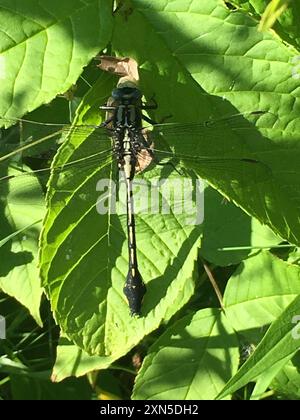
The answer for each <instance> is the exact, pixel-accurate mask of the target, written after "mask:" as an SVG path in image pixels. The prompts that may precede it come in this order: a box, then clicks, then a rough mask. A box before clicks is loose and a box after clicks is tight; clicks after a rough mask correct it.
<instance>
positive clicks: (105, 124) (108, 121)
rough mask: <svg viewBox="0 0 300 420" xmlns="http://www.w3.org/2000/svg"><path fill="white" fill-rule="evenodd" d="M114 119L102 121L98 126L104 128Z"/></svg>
mask: <svg viewBox="0 0 300 420" xmlns="http://www.w3.org/2000/svg"><path fill="white" fill-rule="evenodd" d="M113 119H114V116H112V117H110V118H108V119H107V120H105V121H103V123H101V124H100V127H106V126H108V124H110V123H111V122H112V121H113Z"/></svg>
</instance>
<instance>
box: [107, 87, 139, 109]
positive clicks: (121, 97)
mask: <svg viewBox="0 0 300 420" xmlns="http://www.w3.org/2000/svg"><path fill="white" fill-rule="evenodd" d="M111 96H112V98H113V99H114V100H115V101H118V102H120V103H121V104H122V105H135V104H136V103H138V102H139V101H140V100H141V98H142V93H141V91H140V90H139V89H137V88H133V87H121V88H115V89H114V90H113V91H112V94H111Z"/></svg>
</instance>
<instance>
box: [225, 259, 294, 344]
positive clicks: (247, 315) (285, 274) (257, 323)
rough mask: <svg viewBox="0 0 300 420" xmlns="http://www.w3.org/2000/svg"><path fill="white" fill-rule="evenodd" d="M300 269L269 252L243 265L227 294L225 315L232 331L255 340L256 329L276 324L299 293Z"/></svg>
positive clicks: (231, 281) (229, 284) (231, 280)
mask: <svg viewBox="0 0 300 420" xmlns="http://www.w3.org/2000/svg"><path fill="white" fill-rule="evenodd" d="M299 276H300V269H299V267H298V266H295V265H292V264H289V263H287V262H285V261H282V260H280V259H279V258H277V257H275V256H274V255H272V254H270V253H269V252H261V253H259V254H258V255H257V256H253V257H251V258H249V259H248V260H247V261H244V262H243V263H241V264H240V266H239V267H238V269H237V270H236V271H235V273H234V274H233V275H232V276H231V278H230V280H229V282H228V284H227V286H226V289H225V293H224V307H225V310H226V315H227V317H228V319H229V320H230V322H231V324H232V326H233V328H234V329H235V330H236V331H239V332H241V333H242V334H243V335H245V336H247V337H248V338H249V339H250V340H251V339H253V331H252V330H254V329H258V328H262V327H265V326H266V325H268V324H270V323H271V322H273V321H275V320H276V319H277V318H278V317H279V316H280V315H281V313H282V312H283V311H284V310H285V308H286V307H287V306H288V305H289V304H290V303H291V302H292V301H293V300H294V299H295V298H296V297H297V296H298V295H299V294H300V282H299Z"/></svg>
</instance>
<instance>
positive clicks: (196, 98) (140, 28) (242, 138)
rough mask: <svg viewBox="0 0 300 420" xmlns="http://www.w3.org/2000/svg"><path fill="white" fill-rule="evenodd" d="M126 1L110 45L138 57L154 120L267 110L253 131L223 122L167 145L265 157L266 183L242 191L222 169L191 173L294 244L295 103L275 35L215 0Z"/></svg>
mask: <svg viewBox="0 0 300 420" xmlns="http://www.w3.org/2000/svg"><path fill="white" fill-rule="evenodd" d="M131 3H132V4H133V6H134V7H133V9H132V10H131V11H132V13H131V14H130V15H129V16H127V19H124V17H123V15H120V16H121V17H120V18H119V19H118V21H117V26H116V30H115V31H114V36H113V46H114V48H115V49H116V50H118V51H119V52H120V54H121V55H129V56H132V57H134V58H136V59H137V61H138V63H139V65H140V67H141V71H140V74H141V85H142V88H143V90H144V91H145V92H146V93H147V95H149V96H151V95H152V94H153V92H155V93H156V99H157V101H158V103H159V105H160V108H159V112H160V116H161V117H164V116H166V115H169V114H172V116H173V120H174V121H186V120H187V121H199V120H205V119H209V118H210V117H216V116H218V115H226V114H234V113H236V112H237V110H238V111H241V112H247V111H253V110H255V111H256V110H264V111H270V112H271V113H269V114H267V115H264V116H262V117H261V118H259V120H258V122H257V124H256V127H257V129H259V132H258V131H255V130H253V132H252V133H250V134H249V132H248V131H247V133H246V134H245V132H244V133H243V131H242V130H241V131H240V132H236V131H234V133H233V132H231V133H230V127H228V130H229V131H227V130H220V133H219V135H218V136H217V138H215V139H211V141H210V139H206V142H205V139H198V143H197V148H196V143H195V141H193V144H189V143H186V139H183V138H182V141H181V142H176V143H175V148H176V150H179V151H182V149H183V148H184V146H185V145H186V146H189V149H190V150H192V153H193V154H194V155H196V154H198V153H201V154H203V155H204V156H212V155H214V156H222V157H223V156H224V155H230V156H243V157H247V156H248V157H251V158H255V159H259V160H260V161H262V162H264V163H265V164H266V165H267V167H268V168H269V169H270V171H269V173H268V175H267V174H266V176H265V182H255V186H253V185H252V186H251V187H250V186H247V187H246V188H245V186H242V185H241V184H240V183H239V182H237V185H236V184H235V183H234V184H233V183H230V182H229V180H228V178H230V172H229V174H228V175H226V171H223V177H222V175H221V173H219V174H218V173H216V172H214V168H211V171H208V170H206V169H204V168H202V167H200V165H199V167H197V168H196V169H197V172H198V173H199V174H200V175H202V176H204V177H206V178H207V179H208V180H209V181H210V182H211V183H212V184H213V185H214V186H216V187H217V188H218V189H219V190H221V191H222V192H223V193H224V194H225V195H226V196H228V197H229V198H230V199H231V200H233V201H235V202H236V203H238V204H239V205H240V206H241V207H243V208H244V209H245V210H246V211H247V212H249V213H251V214H252V215H254V216H255V217H257V218H258V219H259V220H260V221H261V222H262V223H264V224H268V225H269V226H270V227H271V228H272V230H274V231H275V232H277V233H279V234H280V236H282V237H284V238H286V239H288V240H290V241H292V242H296V243H298V242H299V238H300V224H299V203H300V197H299V189H300V188H299V176H298V174H299V165H298V161H299V148H298V147H299V146H298V144H299V139H298V137H299V135H298V131H297V130H298V124H299V121H298V114H299V109H298V108H299V100H298V95H297V89H298V81H297V80H296V79H295V78H293V77H292V74H291V65H290V60H291V59H292V57H293V56H294V53H293V51H292V50H291V49H290V48H288V47H287V46H285V45H284V44H283V43H282V42H281V41H280V39H278V37H276V36H275V35H273V33H259V32H258V31H257V26H256V22H255V21H254V20H253V19H251V18H249V17H248V16H247V15H246V14H245V13H242V12H232V11H230V10H228V9H227V8H226V7H225V5H224V3H223V2H222V1H218V0H208V1H206V2H199V1H185V0H182V1H176V2H172V3H169V2H167V1H165V0H159V1H156V2H150V1H145V0H143V1H142V0H132V1H131ZM125 28H126V31H127V32H126V34H127V36H126V37H124V36H123V34H124V30H125ZM137 33H138V34H139V36H138V37H137V36H136V34H137ZM208 93H210V95H208ZM158 119H159V118H158ZM243 134H244V135H243ZM182 137H183V136H182ZM224 176H225V180H224V179H223V178H224ZM246 176H247V178H250V175H249V174H248V175H246ZM253 177H254V178H255V175H253ZM237 181H238V180H237ZM256 181H259V180H258V179H257V180H256Z"/></svg>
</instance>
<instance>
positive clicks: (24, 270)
mask: <svg viewBox="0 0 300 420" xmlns="http://www.w3.org/2000/svg"><path fill="white" fill-rule="evenodd" d="M27 169H28V168H27ZM16 173H17V172H16V171H13V170H11V171H10V172H9V175H13V174H16ZM30 203H31V204H32V205H30ZM33 204H34V205H33ZM44 212H45V208H44V202H43V199H42V190H41V186H40V184H39V183H38V180H37V179H36V180H35V183H34V184H31V186H27V187H26V185H22V190H21V191H20V190H19V194H14V192H13V191H10V192H7V195H6V196H5V197H1V201H0V215H1V216H0V217H1V235H3V238H6V239H7V238H9V239H10V240H9V241H7V240H5V242H6V243H5V244H4V245H3V246H1V247H0V255H1V266H0V287H1V289H2V290H3V291H4V292H5V293H7V294H8V295H10V296H12V297H14V298H15V299H17V300H18V301H19V302H20V303H22V305H24V306H25V307H26V308H27V309H28V310H29V312H30V314H31V315H32V316H33V318H34V319H35V321H36V322H37V323H38V324H39V325H42V321H41V318H40V313H39V307H40V300H41V296H42V292H43V291H42V288H41V286H40V277H39V270H38V267H37V260H38V258H37V253H38V244H37V242H38V237H39V233H40V230H41V221H42V219H43V217H44Z"/></svg>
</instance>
